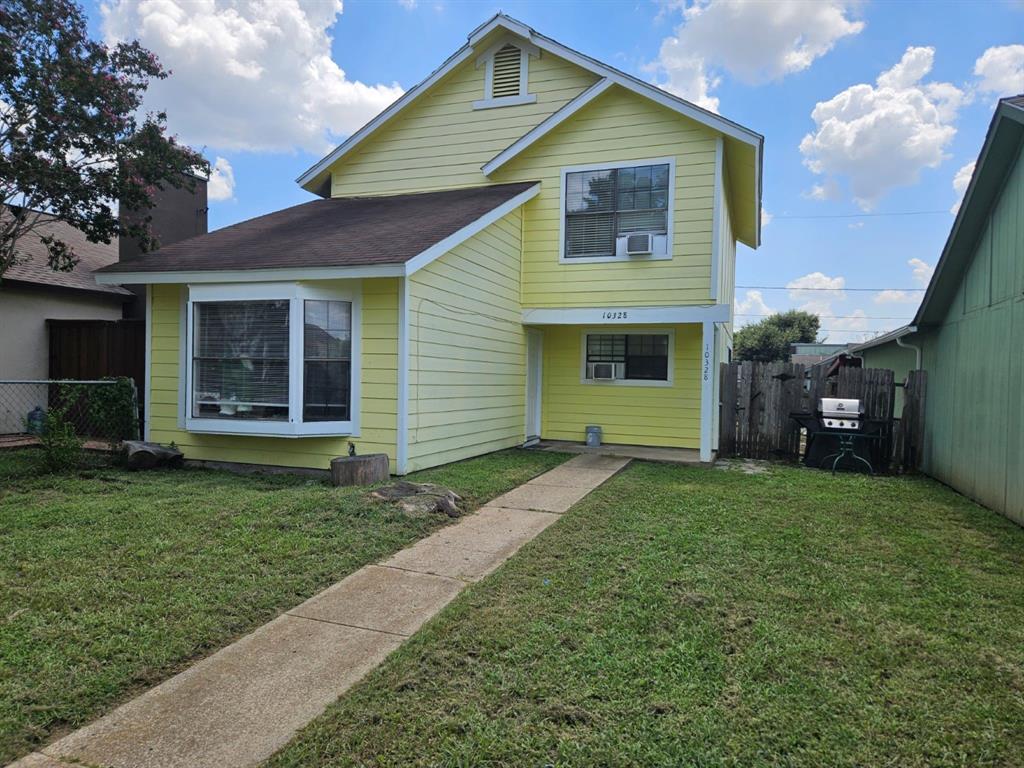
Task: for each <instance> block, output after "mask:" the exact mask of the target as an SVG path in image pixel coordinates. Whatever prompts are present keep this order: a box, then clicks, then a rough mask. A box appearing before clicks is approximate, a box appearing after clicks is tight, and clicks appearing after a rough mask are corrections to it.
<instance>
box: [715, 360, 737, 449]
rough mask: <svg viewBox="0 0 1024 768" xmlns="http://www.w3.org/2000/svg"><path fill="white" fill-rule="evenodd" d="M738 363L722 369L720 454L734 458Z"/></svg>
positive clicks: (719, 431)
mask: <svg viewBox="0 0 1024 768" xmlns="http://www.w3.org/2000/svg"><path fill="white" fill-rule="evenodd" d="M738 373H739V367H738V366H737V365H736V363H722V364H721V367H720V382H721V383H720V384H719V387H720V392H719V407H720V408H721V411H720V416H719V420H718V454H719V455H720V456H732V455H734V454H735V452H736V397H737V394H738V391H737V390H738V388H737V376H738Z"/></svg>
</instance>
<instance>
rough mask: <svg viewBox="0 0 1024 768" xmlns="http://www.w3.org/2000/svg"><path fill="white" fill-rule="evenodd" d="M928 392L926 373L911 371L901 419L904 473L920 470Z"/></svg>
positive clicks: (904, 392)
mask: <svg viewBox="0 0 1024 768" xmlns="http://www.w3.org/2000/svg"><path fill="white" fill-rule="evenodd" d="M927 390H928V374H927V372H925V371H911V372H910V373H909V374H908V375H907V384H906V387H904V391H903V416H902V418H901V419H900V430H901V432H902V433H903V434H902V439H901V443H902V446H901V447H902V451H901V455H900V456H899V460H900V463H901V464H902V466H903V471H904V472H916V471H917V470H918V469H920V463H921V454H922V453H923V449H924V418H925V408H924V406H925V397H926V395H927Z"/></svg>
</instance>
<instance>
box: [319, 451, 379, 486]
mask: <svg viewBox="0 0 1024 768" xmlns="http://www.w3.org/2000/svg"><path fill="white" fill-rule="evenodd" d="M390 476H391V468H390V465H389V464H388V455H387V454H386V453H368V454H366V455H365V456H338V457H337V458H335V459H331V485H373V484H374V483H380V482H383V481H384V480H387V479H388V478H389V477H390Z"/></svg>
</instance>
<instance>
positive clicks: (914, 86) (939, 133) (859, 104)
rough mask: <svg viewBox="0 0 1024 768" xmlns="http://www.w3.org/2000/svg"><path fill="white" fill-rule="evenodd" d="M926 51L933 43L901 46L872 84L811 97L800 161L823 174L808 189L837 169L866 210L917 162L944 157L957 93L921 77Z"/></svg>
mask: <svg viewBox="0 0 1024 768" xmlns="http://www.w3.org/2000/svg"><path fill="white" fill-rule="evenodd" d="M934 58H935V49H934V48H914V47H911V48H907V50H906V52H905V53H904V54H903V58H902V59H900V61H899V62H898V63H897V64H896V65H895V66H894V67H892V68H891V69H889V70H887V71H885V72H883V73H882V74H881V75H879V76H878V79H877V81H876V84H875V85H868V84H866V83H861V84H859V85H853V86H850V87H849V88H847V89H846V90H844V91H842V92H840V93H838V94H837V95H836V96H834V97H833V98H832V99H830V100H828V101H822V102H818V104H817V105H816V106H815V107H814V111H813V112H812V113H811V117H812V118H813V120H814V123H815V126H816V127H815V130H814V131H813V132H812V133H808V134H807V135H806V136H804V138H803V140H802V141H801V142H800V152H801V153H802V154H803V156H804V165H806V166H807V167H808V168H809V169H810V170H811V171H812V172H813V173H815V174H818V175H821V176H824V177H825V181H824V183H823V184H821V185H816V187H815V190H812V192H811V196H812V197H816V196H818V195H816V194H815V191H816V190H817V189H818V188H819V187H820V188H821V189H822V190H823V193H824V191H825V190H827V189H828V186H827V185H828V184H829V183H830V182H832V183H834V182H835V179H836V178H837V177H845V178H846V179H847V180H848V182H849V187H850V191H851V193H852V195H853V198H854V200H855V201H856V202H857V204H858V205H859V206H860V207H861V208H862V209H863V210H871V209H872V208H874V206H875V205H876V204H877V203H878V201H879V200H880V199H881V198H882V197H883V196H884V195H885V194H886V193H887V192H889V191H890V190H892V189H894V188H896V187H903V186H909V185H911V184H915V183H916V182H917V181H918V178H919V176H920V173H921V171H922V170H923V169H925V168H935V167H937V166H938V165H939V164H940V163H941V162H942V161H943V160H945V159H946V157H947V156H946V154H945V148H946V147H947V146H948V145H949V143H950V141H952V140H953V136H954V135H955V134H956V128H955V127H954V125H953V122H954V120H955V119H956V115H957V112H958V111H959V109H960V107H961V105H962V104H963V103H964V101H965V96H964V93H963V91H961V90H960V89H959V88H957V87H956V86H954V85H952V84H950V83H940V82H923V80H924V78H925V76H926V75H927V74H928V73H929V72H931V69H932V64H933V62H934Z"/></svg>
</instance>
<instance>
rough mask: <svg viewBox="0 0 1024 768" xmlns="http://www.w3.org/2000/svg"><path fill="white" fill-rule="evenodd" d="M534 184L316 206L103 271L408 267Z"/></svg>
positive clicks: (351, 199) (346, 199) (246, 223)
mask: <svg viewBox="0 0 1024 768" xmlns="http://www.w3.org/2000/svg"><path fill="white" fill-rule="evenodd" d="M535 184H536V182H524V183H518V184H493V185H489V186H485V187H470V188H465V189H453V190H445V191H443V192H425V193H420V194H409V195H389V196H386V197H341V198H333V199H328V200H313V201H312V202H308V203H302V204H301V205H296V206H293V207H291V208H285V209H284V210H282V211H275V212H274V213H268V214H266V215H265V216H259V217H257V218H255V219H249V220H248V221H243V222H240V223H238V224H234V225H232V226H230V227H225V228H224V229H218V230H215V231H213V232H210V233H209V234H206V235H200V236H199V237H193V238H190V239H188V240H182V241H181V242H178V243H174V244H173V245H169V246H167V247H166V248H161V249H159V250H157V251H154V252H153V253H149V254H146V255H144V256H139V257H137V258H133V259H125V260H123V261H120V262H118V263H117V264H112V265H111V266H109V267H106V268H105V269H103V270H102V271H103V272H106V273H118V272H133V273H138V272H193V271H204V270H235V269H275V268H276V269H280V268H288V267H347V266H364V265H378V264H403V263H404V262H406V261H408V260H410V259H412V258H413V257H414V256H416V255H418V254H420V253H422V252H423V251H425V250H427V249H428V248H430V247H431V246H432V245H434V244H436V243H438V242H440V241H441V240H443V239H444V238H446V237H448V236H449V235H451V234H454V233H455V232H457V231H458V230H460V229H462V228H463V227H465V226H467V225H469V224H472V223H473V222H474V221H476V220H477V219H479V218H480V217H481V216H484V215H485V214H487V213H489V212H490V211H492V210H494V209H495V208H497V207H498V206H500V205H502V204H503V203H506V202H508V201H509V200H511V199H512V198H514V197H515V196H516V195H519V194H521V193H522V192H525V191H526V190H528V189H529V188H531V187H533V186H534V185H535Z"/></svg>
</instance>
